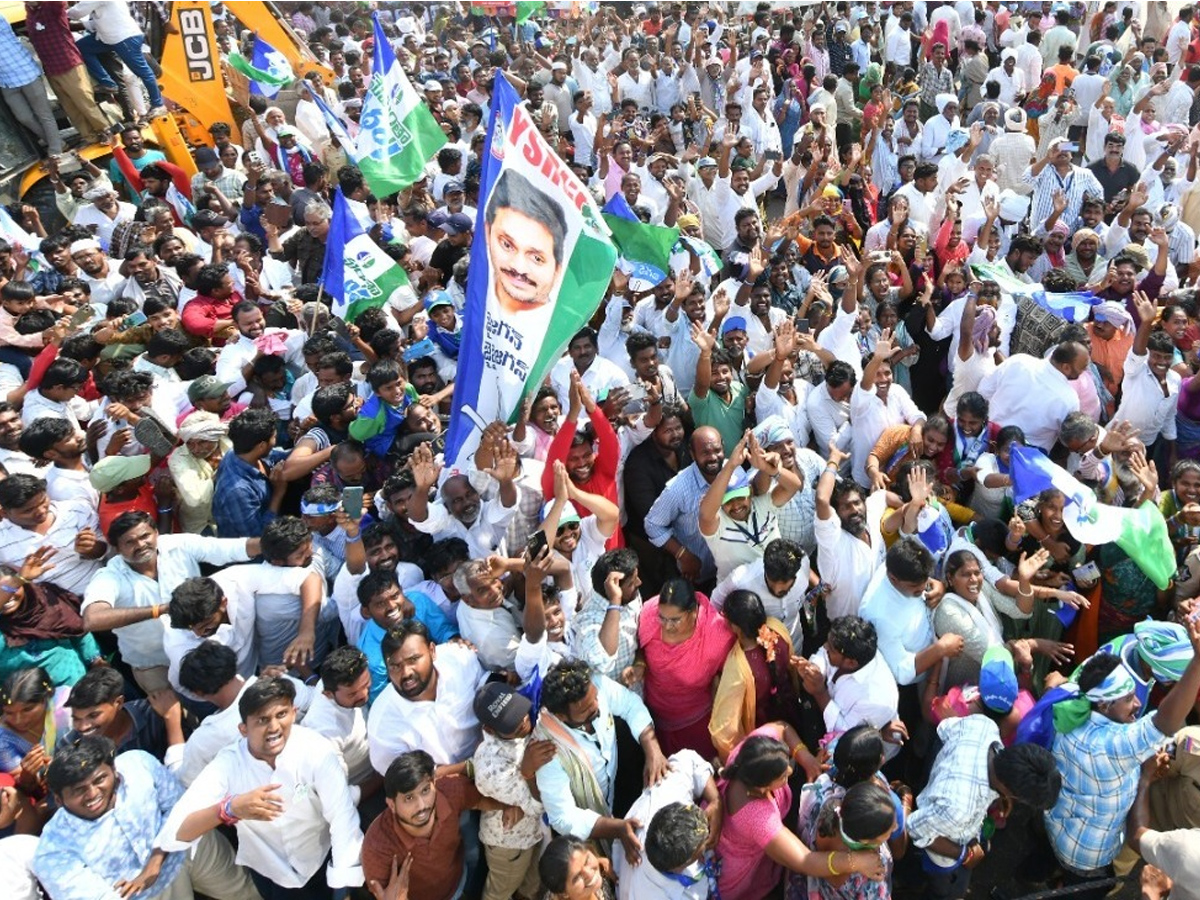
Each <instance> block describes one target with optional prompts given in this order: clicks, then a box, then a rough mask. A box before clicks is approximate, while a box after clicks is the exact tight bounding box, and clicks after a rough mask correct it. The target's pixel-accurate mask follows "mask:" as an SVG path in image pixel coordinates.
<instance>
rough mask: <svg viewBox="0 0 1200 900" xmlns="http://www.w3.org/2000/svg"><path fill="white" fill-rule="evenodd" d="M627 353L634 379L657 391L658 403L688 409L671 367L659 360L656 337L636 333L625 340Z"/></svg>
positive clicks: (642, 332)
mask: <svg viewBox="0 0 1200 900" xmlns="http://www.w3.org/2000/svg"><path fill="white" fill-rule="evenodd" d="M625 352H626V353H628V354H629V367H630V368H631V369H632V370H633V375H634V377H635V378H636V379H637V380H638V381H639V382H641V383H642V384H643V385H645V386H646V387H653V388H654V389H655V392H656V393H657V395H658V402H660V403H662V404H663V405H664V406H682V407H684V408H685V409H686V408H687V404H686V403H684V401H683V396H682V395H681V394H680V393H679V388H678V387H677V386H676V384H675V374H674V373H673V372H672V371H671V367H670V366H668V365H667V364H666V363H662V362H659V360H658V340H657V339H656V338H655V337H654V335H652V334H647V333H646V332H644V331H638V332H634V333H633V334H631V335H629V337H627V338H626V339H625Z"/></svg>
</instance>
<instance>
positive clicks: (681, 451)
mask: <svg viewBox="0 0 1200 900" xmlns="http://www.w3.org/2000/svg"><path fill="white" fill-rule="evenodd" d="M639 355H640V354H639ZM684 412H685V410H684V408H683V407H682V406H680V405H679V404H673V403H672V404H663V407H662V418H661V419H660V420H659V423H658V425H657V426H655V428H654V430H653V431H652V432H650V439H649V440H646V441H643V442H642V443H640V444H638V445H637V446H636V447H634V448H633V451H632V452H631V453H630V454H629V457H628V458H627V459H626V461H625V469H624V472H623V473H622V479H623V482H622V483H623V489H624V498H625V502H624V509H625V515H626V519H625V526H624V529H625V539H626V541H628V543H629V546H631V547H633V548H634V549H635V550H637V553H638V556H639V557H640V558H641V561H642V572H643V578H644V579H645V580H646V583H647V584H648V585H649V587H648V589H647V590H648V591H649V593H650V594H657V593H658V587H659V586H661V584H662V582H663V581H664V580H665V579H667V578H670V577H673V576H674V574H675V572H674V567H673V566H671V564H670V561H669V560H668V559H667V558H666V557H665V555H663V554H662V553H660V551H659V550H658V548H657V547H655V546H654V545H653V544H651V543H650V542H649V540H648V539H647V537H646V524H645V523H646V515H647V514H648V513H649V512H650V508H651V506H652V505H653V504H654V500H655V498H656V497H658V496H659V494H661V493H662V492H663V490H664V489H665V488H666V486H667V483H668V482H670V480H671V479H672V478H674V477H675V476H676V475H678V474H679V473H680V472H681V471H683V470H684V469H686V468H687V466H688V465H689V463H690V462H691V457H690V456H689V455H688V450H687V445H686V442H685V438H686V429H685V427H684V424H683V415H684Z"/></svg>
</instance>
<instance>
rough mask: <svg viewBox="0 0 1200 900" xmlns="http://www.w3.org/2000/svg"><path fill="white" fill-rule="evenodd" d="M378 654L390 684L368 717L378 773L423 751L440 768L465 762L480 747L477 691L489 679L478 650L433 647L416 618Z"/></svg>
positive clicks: (392, 635)
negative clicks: (402, 757) (411, 753)
mask: <svg viewBox="0 0 1200 900" xmlns="http://www.w3.org/2000/svg"><path fill="white" fill-rule="evenodd" d="M380 649H381V651H382V653H383V658H384V660H385V661H386V663H387V670H388V682H389V684H388V686H387V687H386V688H384V689H383V693H381V694H380V695H379V696H378V697H376V698H375V702H374V703H373V704H372V705H371V712H370V715H369V716H368V717H367V743H368V747H369V749H370V756H371V765H373V766H374V767H375V771H376V772H378V773H379V774H380V775H383V774H384V773H386V772H387V768H388V766H389V765H390V764H391V762H392V760H393V759H395V758H396V757H397V756H399V755H400V754H401V753H407V752H408V751H410V750H424V751H425V752H426V753H428V754H429V755H430V756H432V757H433V760H434V762H436V763H437V764H438V765H439V766H454V765H456V764H458V763H465V762H466V760H468V759H469V758H470V757H471V755H472V754H473V753H474V752H475V748H476V747H477V746H478V744H479V739H480V732H479V720H478V719H476V718H475V710H474V702H475V692H476V691H478V690H479V687H480V685H482V684H483V682H484V680H485V679H486V673H485V672H484V670H483V667H482V666H481V665H480V664H479V659H478V658H477V657H476V655H475V651H474V650H472V649H471V648H469V647H467V646H465V645H464V644H455V643H450V644H443V645H441V646H438V645H436V644H434V643H433V642H432V640H431V639H430V636H429V629H428V628H426V627H425V626H424V625H423V624H422V623H421V622H419V621H417V620H416V619H405V620H403V621H402V622H401V623H400V624H399V625H397V626H396V627H395V628H393V629H392V630H391V631H389V632H388V634H387V636H386V637H385V638H384V639H383V642H382V645H381V647H380Z"/></svg>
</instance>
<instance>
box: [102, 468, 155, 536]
mask: <svg viewBox="0 0 1200 900" xmlns="http://www.w3.org/2000/svg"><path fill="white" fill-rule="evenodd" d="M127 512H144V513H145V514H146V515H148V516H149V517H150V518H151V519H153V520H154V521H155V522H157V521H158V503H157V501H156V500H155V499H154V485H152V484H151V483H150V482H149V481H147V482H146V483H145V484H143V485H142V487H141V490H139V491H138V493H137V496H136V497H134V498H133V499H132V500H121V501H119V502H116V503H114V502H113V501H112V500H109V499H108V495H106V494H102V495H101V496H100V535H99V536H101V537H103V536H104V535H106V534H108V526H109V525H111V524H112V523H113V520H114V519H115V518H116V517H117V516H119V515H121V513H127Z"/></svg>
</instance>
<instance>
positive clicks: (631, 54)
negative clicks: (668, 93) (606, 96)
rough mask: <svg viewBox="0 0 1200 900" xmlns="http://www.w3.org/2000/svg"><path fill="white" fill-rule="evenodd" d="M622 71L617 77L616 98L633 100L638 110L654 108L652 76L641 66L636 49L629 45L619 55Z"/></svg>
mask: <svg viewBox="0 0 1200 900" xmlns="http://www.w3.org/2000/svg"><path fill="white" fill-rule="evenodd" d="M621 63H622V65H623V66H624V71H623V72H622V73H621V75H620V77H619V78H617V100H618V102H619V101H623V100H633V101H634V102H635V103H636V104H637V105H638V109H639V110H643V109H653V108H654V76H653V75H651V74H650V73H649V72H647V71H646V70H645V69H643V68H642V67H641V60H640V59H639V54H638V51H637V50H635V49H633V48H632V47H630V48H629V49H627V50H626V51H625V52H624V53H623V54H622V56H621Z"/></svg>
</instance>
